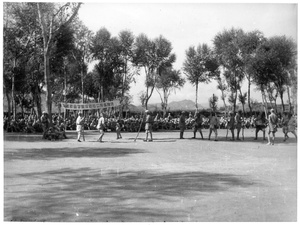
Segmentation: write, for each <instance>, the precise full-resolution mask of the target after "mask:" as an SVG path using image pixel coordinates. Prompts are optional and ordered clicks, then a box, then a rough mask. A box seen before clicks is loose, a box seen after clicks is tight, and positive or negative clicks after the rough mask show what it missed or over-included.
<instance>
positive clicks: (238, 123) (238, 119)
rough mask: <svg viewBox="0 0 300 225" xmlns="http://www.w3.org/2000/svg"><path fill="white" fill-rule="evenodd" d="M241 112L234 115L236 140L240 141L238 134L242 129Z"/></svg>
mask: <svg viewBox="0 0 300 225" xmlns="http://www.w3.org/2000/svg"><path fill="white" fill-rule="evenodd" d="M241 114H242V111H238V112H237V113H236V115H235V118H234V119H235V124H236V140H238V141H240V140H241V139H240V132H241V129H242V117H241Z"/></svg>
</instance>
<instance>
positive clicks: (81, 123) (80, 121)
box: [76, 112, 84, 142]
mask: <svg viewBox="0 0 300 225" xmlns="http://www.w3.org/2000/svg"><path fill="white" fill-rule="evenodd" d="M83 128H84V117H83V116H82V113H81V112H79V113H78V117H77V119H76V131H77V133H78V136H77V141H78V142H81V141H80V138H81V135H82V133H83Z"/></svg>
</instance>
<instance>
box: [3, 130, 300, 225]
mask: <svg viewBox="0 0 300 225" xmlns="http://www.w3.org/2000/svg"><path fill="white" fill-rule="evenodd" d="M136 135H137V133H122V136H123V138H122V139H119V140H116V133H114V132H107V133H106V134H105V136H104V138H103V141H104V142H103V143H100V142H97V138H98V132H97V131H85V142H77V141H76V132H74V131H68V132H67V136H68V139H64V140H60V141H45V140H42V139H41V135H40V134H20V133H4V221H5V222H8V221H38V222H44V221H47V222H106V221H109V222H164V221H166V222H178V221H179V222H230V221H240V222H267V221H271V222H281V221H292V222H296V221H297V142H296V140H295V138H294V137H293V136H292V135H289V136H290V138H289V139H288V140H287V142H286V143H285V142H283V134H282V132H278V133H277V138H276V141H275V145H274V146H269V145H266V144H267V141H263V140H262V133H259V138H258V140H257V141H254V140H253V138H254V130H252V129H249V130H245V140H244V141H234V142H233V141H229V140H226V139H225V136H226V130H219V136H220V138H219V141H218V142H215V141H213V140H211V141H209V140H207V136H208V130H204V137H205V140H201V139H200V138H199V133H198V134H197V138H196V139H191V137H192V136H193V134H192V132H191V131H186V132H185V133H184V137H185V139H182V140H180V139H179V132H154V133H153V138H154V141H153V142H143V139H144V138H145V134H144V133H140V135H139V137H138V139H137V140H136V142H134V139H135V137H136ZM228 139H229V138H228Z"/></svg>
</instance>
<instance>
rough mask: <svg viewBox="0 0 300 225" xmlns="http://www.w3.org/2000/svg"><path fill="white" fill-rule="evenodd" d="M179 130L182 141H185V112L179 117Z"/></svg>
mask: <svg viewBox="0 0 300 225" xmlns="http://www.w3.org/2000/svg"><path fill="white" fill-rule="evenodd" d="M179 129H180V137H179V138H180V139H184V138H183V133H184V130H185V111H182V112H181V115H180V117H179Z"/></svg>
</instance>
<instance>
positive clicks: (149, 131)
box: [144, 110, 153, 142]
mask: <svg viewBox="0 0 300 225" xmlns="http://www.w3.org/2000/svg"><path fill="white" fill-rule="evenodd" d="M145 113H146V121H145V123H146V124H145V133H146V138H145V140H144V141H148V142H151V141H153V138H152V124H153V118H152V116H151V112H150V111H149V110H146V111H145ZM149 135H150V139H148V136H149Z"/></svg>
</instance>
